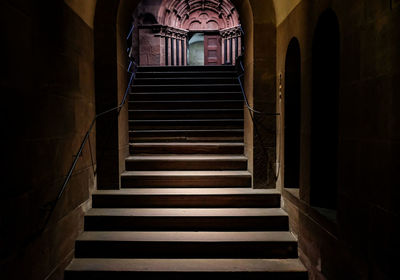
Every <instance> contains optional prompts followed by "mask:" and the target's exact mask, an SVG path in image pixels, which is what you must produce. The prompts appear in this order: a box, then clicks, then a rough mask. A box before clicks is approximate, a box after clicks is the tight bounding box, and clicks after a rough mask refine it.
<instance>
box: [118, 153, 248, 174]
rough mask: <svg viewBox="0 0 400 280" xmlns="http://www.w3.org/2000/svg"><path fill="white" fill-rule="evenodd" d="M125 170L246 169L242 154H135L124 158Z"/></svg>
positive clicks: (245, 159) (245, 161) (245, 160)
mask: <svg viewBox="0 0 400 280" xmlns="http://www.w3.org/2000/svg"><path fill="white" fill-rule="evenodd" d="M125 168H126V170H127V171H143V170H172V171H173V170H247V158H246V157H245V156H242V155H135V156H130V157H128V158H126V160H125Z"/></svg>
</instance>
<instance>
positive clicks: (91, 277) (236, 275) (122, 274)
mask: <svg viewBox="0 0 400 280" xmlns="http://www.w3.org/2000/svg"><path fill="white" fill-rule="evenodd" d="M64 279H65V280H110V279H116V280H119V279H124V280H127V279H138V280H160V279H163V280H188V279H190V280H204V279H208V280H214V279H215V280H223V279H230V280H266V279H268V280H307V279H308V275H307V273H305V272H279V271H278V272H251V271H248V272H247V271H246V272H147V271H146V272H136V271H135V272H126V271H101V272H99V271H66V273H65V278H64Z"/></svg>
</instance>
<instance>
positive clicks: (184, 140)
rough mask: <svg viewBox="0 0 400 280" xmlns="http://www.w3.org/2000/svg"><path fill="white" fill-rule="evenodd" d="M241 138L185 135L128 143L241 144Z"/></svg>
mask: <svg viewBox="0 0 400 280" xmlns="http://www.w3.org/2000/svg"><path fill="white" fill-rule="evenodd" d="M243 139H244V138H243V136H228V137H227V136H207V135H205V136H185V135H176V136H170V135H153V136H150V137H149V136H143V137H142V136H137V137H135V138H130V140H131V141H130V142H131V143H132V142H134V143H147V142H165V143H169V142H176V143H178V142H181V143H192V142H193V143H196V142H210V143H211V142H215V143H217V142H221V143H224V142H232V143H234V142H243Z"/></svg>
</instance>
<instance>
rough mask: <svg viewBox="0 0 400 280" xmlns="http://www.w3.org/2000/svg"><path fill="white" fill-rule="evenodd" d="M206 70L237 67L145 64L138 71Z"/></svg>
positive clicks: (231, 69)
mask: <svg viewBox="0 0 400 280" xmlns="http://www.w3.org/2000/svg"><path fill="white" fill-rule="evenodd" d="M182 71H185V72H190V71H196V72H204V73H207V72H209V71H215V72H223V71H230V72H232V71H235V67H234V66H231V65H226V66H169V67H164V66H145V67H139V69H138V73H149V72H182Z"/></svg>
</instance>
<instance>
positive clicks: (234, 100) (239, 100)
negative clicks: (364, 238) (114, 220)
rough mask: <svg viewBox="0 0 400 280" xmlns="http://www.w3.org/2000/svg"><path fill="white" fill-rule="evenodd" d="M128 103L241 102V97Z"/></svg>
mask: <svg viewBox="0 0 400 280" xmlns="http://www.w3.org/2000/svg"><path fill="white" fill-rule="evenodd" d="M129 102H130V103H229V102H243V100H241V99H221V100H215V99H210V100H203V99H200V100H137V101H136V100H132V101H129Z"/></svg>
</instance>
